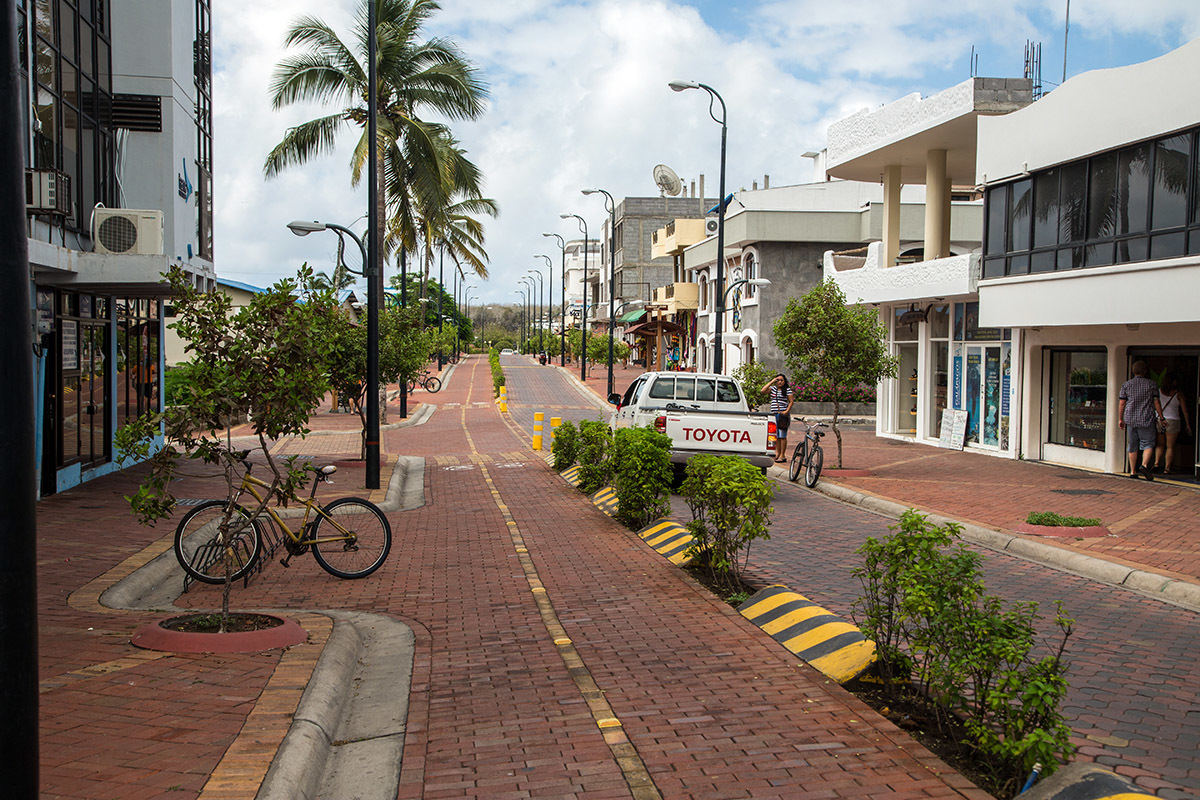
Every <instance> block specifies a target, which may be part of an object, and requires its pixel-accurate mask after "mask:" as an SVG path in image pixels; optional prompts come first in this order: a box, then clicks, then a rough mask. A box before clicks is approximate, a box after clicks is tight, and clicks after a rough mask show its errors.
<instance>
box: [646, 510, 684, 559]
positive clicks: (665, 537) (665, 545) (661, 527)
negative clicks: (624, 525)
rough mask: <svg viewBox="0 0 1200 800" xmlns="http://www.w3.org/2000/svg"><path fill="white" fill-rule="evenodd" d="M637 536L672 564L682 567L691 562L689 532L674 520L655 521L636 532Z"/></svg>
mask: <svg viewBox="0 0 1200 800" xmlns="http://www.w3.org/2000/svg"><path fill="white" fill-rule="evenodd" d="M638 536H640V537H642V539H643V540H644V541H645V542H646V544H648V545H650V546H651V547H653V548H654V549H655V551H656V552H658V553H659V554H660V555H663V556H666V557H667V560H668V561H670V562H671V563H672V564H677V565H679V566H683V565H685V564H688V563H690V562H691V560H692V556H691V555H690V554H689V553H688V548H689V547H691V546H692V534H691V531H689V530H688V529H687V528H686V527H684V526H683V525H681V524H679V523H678V522H676V521H675V520H672V519H657V520H655V521H654V522H651V523H650V524H649V525H647V526H646V527H644V528H642V529H641V530H640V531H638Z"/></svg>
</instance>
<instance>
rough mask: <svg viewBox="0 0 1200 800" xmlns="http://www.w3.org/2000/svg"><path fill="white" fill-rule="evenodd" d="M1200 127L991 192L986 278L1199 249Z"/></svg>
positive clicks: (987, 214) (1170, 255)
mask: <svg viewBox="0 0 1200 800" xmlns="http://www.w3.org/2000/svg"><path fill="white" fill-rule="evenodd" d="M1198 148H1200V128H1194V129H1192V130H1190V131H1184V132H1182V133H1174V134H1171V135H1169V136H1164V137H1161V138H1159V139H1156V140H1154V141H1149V142H1140V143H1137V144H1133V145H1129V146H1127V147H1123V148H1121V149H1119V150H1112V151H1109V152H1106V153H1100V154H1097V155H1094V156H1091V157H1089V158H1086V159H1080V160H1078V161H1074V162H1069V163H1066V164H1061V165H1059V166H1056V167H1052V168H1050V169H1045V170H1039V171H1038V172H1035V173H1033V174H1032V175H1030V176H1028V177H1023V178H1021V179H1019V180H1016V181H1012V182H1010V183H1006V184H1001V185H998V186H993V187H990V188H989V189H988V190H987V192H986V193H985V213H984V220H985V223H984V224H985V228H986V230H985V232H984V247H983V277H984V278H985V279H986V278H1000V277H1005V276H1013V275H1027V274H1030V273H1040V272H1054V271H1063V270H1070V269H1077V268H1080V267H1101V266H1108V265H1111V264H1124V263H1133V262H1141V261H1146V260H1158V259H1166V258H1176V257H1179V256H1184V255H1195V254H1200V149H1198Z"/></svg>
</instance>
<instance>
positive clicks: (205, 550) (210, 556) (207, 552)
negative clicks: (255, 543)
mask: <svg viewBox="0 0 1200 800" xmlns="http://www.w3.org/2000/svg"><path fill="white" fill-rule="evenodd" d="M264 521H265V522H266V524H265V525H263V524H262V523H263V522H264ZM259 524H260V525H262V530H263V536H262V545H263V552H262V553H260V554H259V556H258V563H256V564H255V565H254V566H253V567H251V568H250V569H248V570H246V574H244V575H243V576H242V588H243V589H245V588H247V587H248V586H249V585H250V578H251V576H253V575H257V574H259V573H261V572H262V571H263V568H264V567H265V566H266V563H267V562H268V561H270V560H271V559H272V558H273V557H274V556H275V551H276V550H278V549H279V546H280V545H281V544H283V535H282V534H281V533H280V531H279V529H278V527H277V526H276V525H275V520H273V519H271V517H270V516H267V515H263V516H261V517H259ZM234 547H235V548H237V549H240V550H242V551H243V554H244V556H245V557H246V558H247V559H248V558H250V546H249V545H248V544H247V543H246V541H245V539H243V538H238V540H237V541H236V542H235V544H234ZM196 554H197V555H201V554H203V555H202V558H201V560H200V570H201V571H202V572H206V571H207V570H208V568H209V567H211V566H213V565H214V564H216V563H217V562H218V561H220V560H221V559H222V557H223V556H222V549H221V544H220V542H218V541H217V540H216V539H213V540H212V541H209V542H206V543H205V544H202V545H200V546H199V547H197V548H196ZM193 583H196V579H195V578H193V577H192V576H191V575H189V574H187V573H186V572H185V573H183V591H184V594H186V593H187V591H188V589H190V588H191V587H192V584H193Z"/></svg>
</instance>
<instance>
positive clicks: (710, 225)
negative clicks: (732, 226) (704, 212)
mask: <svg viewBox="0 0 1200 800" xmlns="http://www.w3.org/2000/svg"><path fill="white" fill-rule="evenodd" d="M717 224H718V223H717V218H716V216H712V217H705V218H704V235H705V236H716V235H717Z"/></svg>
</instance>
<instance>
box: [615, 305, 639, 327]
mask: <svg viewBox="0 0 1200 800" xmlns="http://www.w3.org/2000/svg"><path fill="white" fill-rule="evenodd" d="M645 315H646V312H645V311H644V310H642V309H640V308H639V309H636V310H634V311H627V312H626V313H624V314H621V315H620V316H619V317H617V323H618V324H620V325H628V324H629V323H631V322H637V321H638V320H640V319H641V318H642V317H644V316H645Z"/></svg>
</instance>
